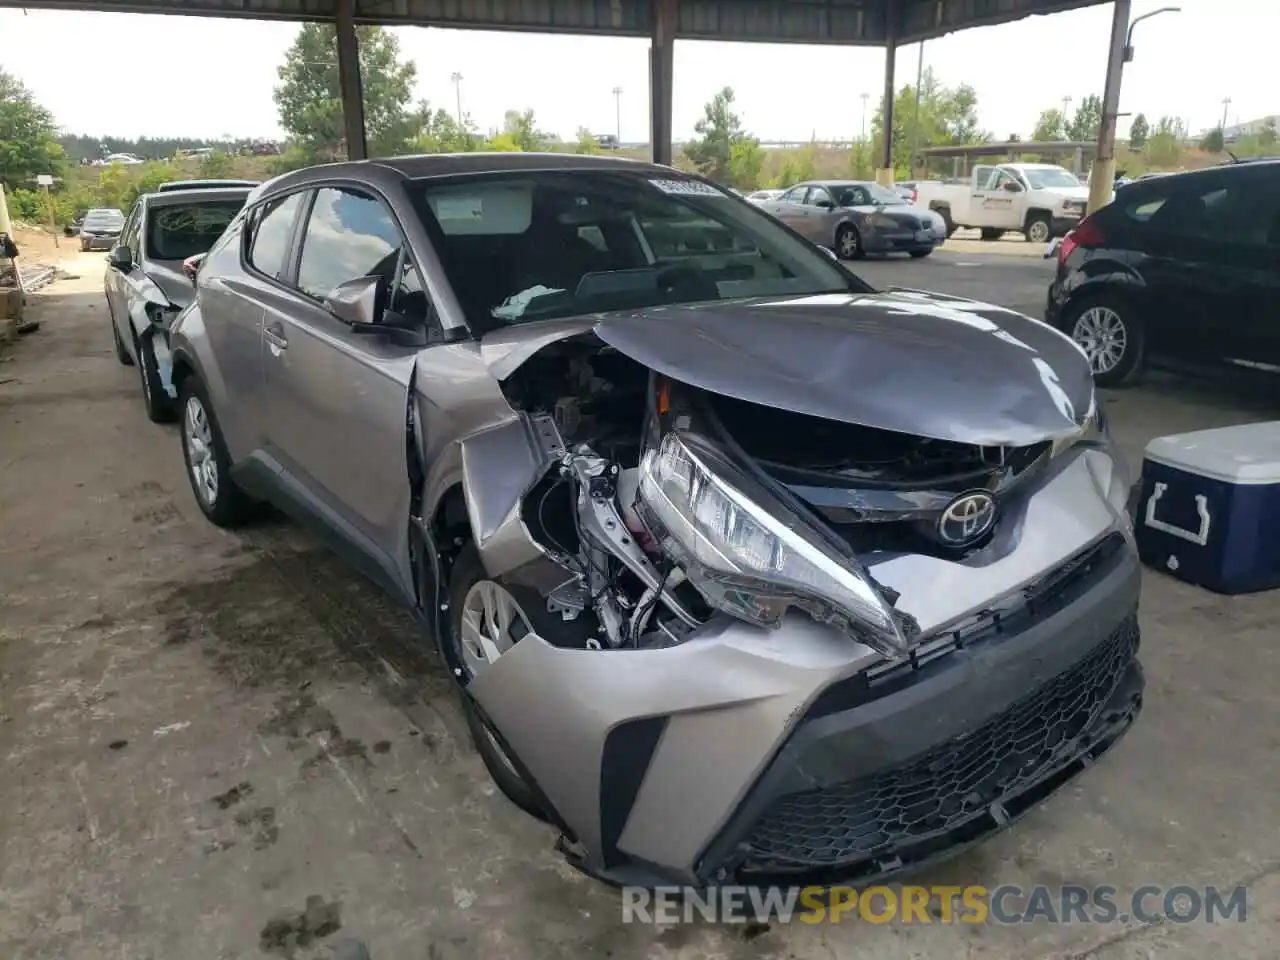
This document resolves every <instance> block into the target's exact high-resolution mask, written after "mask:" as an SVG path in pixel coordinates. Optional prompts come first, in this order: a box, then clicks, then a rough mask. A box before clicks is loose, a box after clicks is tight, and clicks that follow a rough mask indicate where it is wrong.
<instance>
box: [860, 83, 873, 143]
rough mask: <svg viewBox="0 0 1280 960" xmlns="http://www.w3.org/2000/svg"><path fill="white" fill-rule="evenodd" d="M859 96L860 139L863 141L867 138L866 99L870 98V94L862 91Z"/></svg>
mask: <svg viewBox="0 0 1280 960" xmlns="http://www.w3.org/2000/svg"><path fill="white" fill-rule="evenodd" d="M860 96H861V97H862V141H863V143H865V142H866V140H867V100H869V99H870V98H871V94H869V93H863V94H860Z"/></svg>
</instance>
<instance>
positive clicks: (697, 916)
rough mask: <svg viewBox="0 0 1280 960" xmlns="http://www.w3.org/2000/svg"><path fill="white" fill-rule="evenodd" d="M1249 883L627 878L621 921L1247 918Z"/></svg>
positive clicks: (1219, 920)
mask: <svg viewBox="0 0 1280 960" xmlns="http://www.w3.org/2000/svg"><path fill="white" fill-rule="evenodd" d="M1247 902H1248V890H1247V888H1246V887H1231V888H1225V889H1219V888H1217V887H1192V886H1188V885H1185V884H1182V885H1176V886H1168V887H1165V886H1157V885H1148V886H1141V887H1137V888H1135V889H1134V890H1133V891H1132V892H1129V893H1122V892H1121V891H1120V890H1118V889H1117V888H1116V887H1110V886H1095V887H1086V886H1073V885H1069V884H1066V885H1063V886H1061V887H1046V886H1036V887H1030V888H1025V887H1020V886H1013V885H1006V886H999V887H991V888H987V887H984V886H977V885H973V886H964V887H962V886H932V887H924V886H902V887H887V886H878V887H868V888H866V889H865V890H857V889H855V888H853V887H829V888H824V887H737V886H723V887H712V888H710V889H695V888H692V887H657V888H647V887H623V888H622V920H623V922H624V923H656V924H661V925H664V926H668V925H674V924H678V923H694V922H698V921H703V922H712V923H746V922H749V921H756V922H761V923H795V922H799V923H840V922H848V921H854V920H857V921H860V922H863V923H903V924H928V923H942V924H949V923H963V924H1001V925H1008V924H1021V923H1050V924H1056V923H1090V924H1105V923H1142V924H1147V923H1168V922H1172V923H1194V922H1201V923H1223V922H1235V923H1243V922H1244V921H1245V920H1246V918H1247V913H1248V903H1247Z"/></svg>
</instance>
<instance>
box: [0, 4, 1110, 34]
mask: <svg viewBox="0 0 1280 960" xmlns="http://www.w3.org/2000/svg"><path fill="white" fill-rule="evenodd" d="M653 2H654V0H355V10H356V20H357V21H358V22H360V23H378V24H385V25H387V26H408V25H418V26H435V27H454V28H458V29H464V30H526V31H536V32H540V33H585V34H601V35H604V34H613V35H618V36H648V35H649V33H650V30H651V29H652V23H653ZM1103 2H1106V0H678V4H679V28H678V31H677V34H676V35H677V37H683V38H686V39H700V40H752V41H765V42H778V43H831V44H854V45H881V44H883V43H884V42H885V40H886V37H887V35H888V31H887V22H888V21H887V19H886V18H887V17H890V16H895V17H897V18H898V20H897V24H896V26H897V29H896V30H895V31H894V32H895V34H896V36H897V38H898V42H899V43H904V42H914V41H918V40H920V39H928V38H931V37H937V36H941V35H942V34H945V33H950V32H952V31H954V30H963V29H965V28H966V27H973V26H989V25H993V24H997V23H1006V22H1008V21H1011V20H1018V19H1020V18H1022V17H1026V16H1030V15H1032V14H1038V13H1054V12H1057V11H1061V10H1068V9H1073V8H1077V7H1087V6H1094V5H1096V4H1099V3H1103ZM0 7H29V8H44V9H61V10H96V11H116V12H121V13H163V14H187V15H196V16H215V17H236V18H250V19H267V20H281V19H283V20H332V19H334V17H335V15H336V11H337V0H93V2H90V0H0Z"/></svg>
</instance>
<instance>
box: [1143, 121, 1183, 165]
mask: <svg viewBox="0 0 1280 960" xmlns="http://www.w3.org/2000/svg"><path fill="white" fill-rule="evenodd" d="M1185 135H1186V131H1185V130H1183V128H1182V121H1181V120H1178V119H1177V118H1175V117H1161V118H1160V119H1159V120H1157V121H1156V125H1155V128H1154V129H1153V130H1152V133H1151V135H1150V136H1149V137H1147V143H1146V147H1145V149H1144V150H1143V153H1144V154H1145V155H1146V158H1147V162H1148V163H1150V164H1151V165H1152V166H1153V167H1172V166H1177V164H1178V162H1179V161H1180V160H1181V159H1182V141H1183V138H1184V136H1185Z"/></svg>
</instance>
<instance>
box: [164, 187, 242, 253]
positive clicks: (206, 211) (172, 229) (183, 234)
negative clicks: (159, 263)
mask: <svg viewBox="0 0 1280 960" xmlns="http://www.w3.org/2000/svg"><path fill="white" fill-rule="evenodd" d="M242 206H244V200H243V199H236V200H216V201H210V200H205V201H204V202H195V203H182V204H174V205H172V206H163V207H154V208H152V210H151V216H150V217H149V218H148V223H147V255H148V256H149V257H151V258H152V259H153V260H185V259H187V257H190V256H194V255H195V254H197V253H207V252H208V250H209V248H210V247H212V246H213V242H214V241H215V240H217V239H218V237H220V236H222V231H223V230H225V229H226V228H227V224H229V223H230V222H231V220H232V219H233V218H234V217H235V215H236V214H237V213H239V212H240V208H241V207H242Z"/></svg>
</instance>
